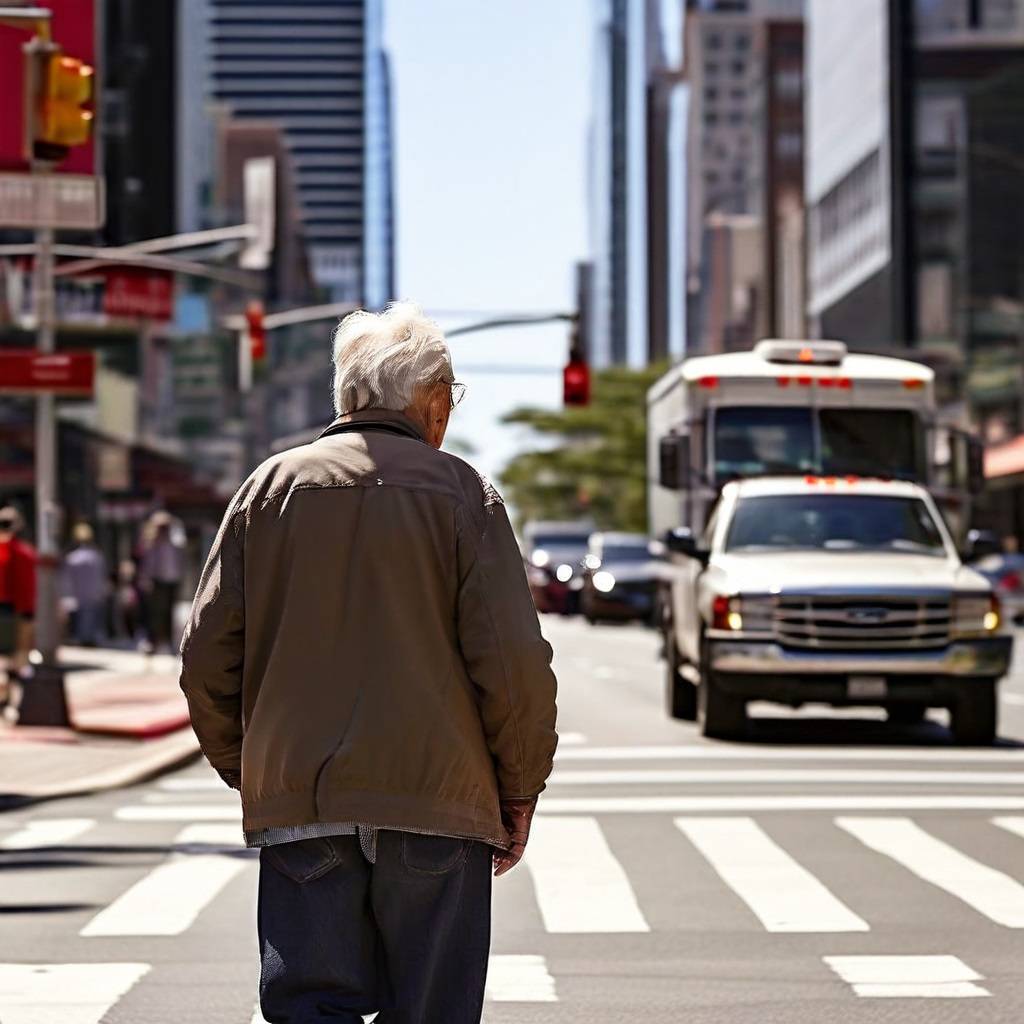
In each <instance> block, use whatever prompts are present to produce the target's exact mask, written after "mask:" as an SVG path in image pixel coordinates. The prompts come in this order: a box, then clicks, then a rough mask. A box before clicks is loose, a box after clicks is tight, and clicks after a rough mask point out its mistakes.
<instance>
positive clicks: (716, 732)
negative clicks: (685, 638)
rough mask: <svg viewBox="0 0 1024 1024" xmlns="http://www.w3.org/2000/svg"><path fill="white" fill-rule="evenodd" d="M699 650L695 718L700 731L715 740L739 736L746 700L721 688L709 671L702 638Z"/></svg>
mask: <svg viewBox="0 0 1024 1024" xmlns="http://www.w3.org/2000/svg"><path fill="white" fill-rule="evenodd" d="M700 654H701V658H700V660H701V665H700V687H699V689H698V691H697V721H698V722H699V723H700V732H701V735H702V736H706V737H707V738H708V739H715V740H730V739H739V738H740V737H742V736H743V735H744V734H745V733H746V731H747V702H746V701H745V700H744V699H743V698H742V697H736V696H734V695H733V694H731V693H726V692H725V690H723V689H722V687H721V686H720V684H719V683H718V680H717V679H716V678H715V674H714V673H713V672H712V671H711V668H710V660H709V655H708V650H707V645H706V644H705V643H703V642H702V643H701V647H700Z"/></svg>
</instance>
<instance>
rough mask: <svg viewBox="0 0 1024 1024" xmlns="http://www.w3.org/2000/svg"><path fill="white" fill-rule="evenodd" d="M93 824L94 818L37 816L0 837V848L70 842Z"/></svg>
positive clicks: (34, 846)
mask: <svg viewBox="0 0 1024 1024" xmlns="http://www.w3.org/2000/svg"><path fill="white" fill-rule="evenodd" d="M95 824H96V821H95V819H94V818H39V819H37V820H36V821H30V822H28V823H27V824H26V825H25V827H24V828H21V829H18V831H17V832H12V833H11V834H10V835H9V836H5V837H4V838H3V839H0V850H37V849H39V848H40V847H42V846H59V845H60V844H61V843H70V842H71V840H72V839H77V838H78V836H80V835H82V833H84V832H88V831H89V829H91V828H92V827H93V825H95Z"/></svg>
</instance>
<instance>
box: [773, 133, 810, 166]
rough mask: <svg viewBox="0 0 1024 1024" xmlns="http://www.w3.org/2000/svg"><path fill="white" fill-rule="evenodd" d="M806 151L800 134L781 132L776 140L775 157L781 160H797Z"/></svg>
mask: <svg viewBox="0 0 1024 1024" xmlns="http://www.w3.org/2000/svg"><path fill="white" fill-rule="evenodd" d="M803 149H804V143H803V139H802V138H801V136H800V133H799V132H780V133H779V134H778V135H777V136H776V138H775V155H776V156H777V157H778V158H779V159H780V160H796V159H797V158H799V157H800V156H801V154H802V153H803Z"/></svg>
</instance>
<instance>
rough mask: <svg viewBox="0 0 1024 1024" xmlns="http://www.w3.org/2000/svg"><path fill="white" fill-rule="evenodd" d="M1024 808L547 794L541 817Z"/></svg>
mask: <svg viewBox="0 0 1024 1024" xmlns="http://www.w3.org/2000/svg"><path fill="white" fill-rule="evenodd" d="M970 810H974V811H1024V797H1015V796H955V795H951V796H928V795H918V794H915V793H908V794H907V795H906V796H890V795H885V796H872V795H869V794H865V795H862V796H848V795H846V794H841V795H839V794H837V795H834V796H825V795H822V796H803V795H794V796H783V795H779V796H776V795H771V796H731V795H730V796H594V797H590V796H566V797H559V796H544V797H542V798H541V800H540V802H539V803H538V804H537V815H538V817H543V816H545V815H549V814H659V813H662V814H692V813H695V812H698V811H726V812H731V813H737V812H742V813H749V812H752V811H970Z"/></svg>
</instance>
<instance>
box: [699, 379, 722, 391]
mask: <svg viewBox="0 0 1024 1024" xmlns="http://www.w3.org/2000/svg"><path fill="white" fill-rule="evenodd" d="M697 385H698V387H702V388H708V389H711V388H717V387H718V378H717V377H701V378H700V379H699V380H698V381H697Z"/></svg>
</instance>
